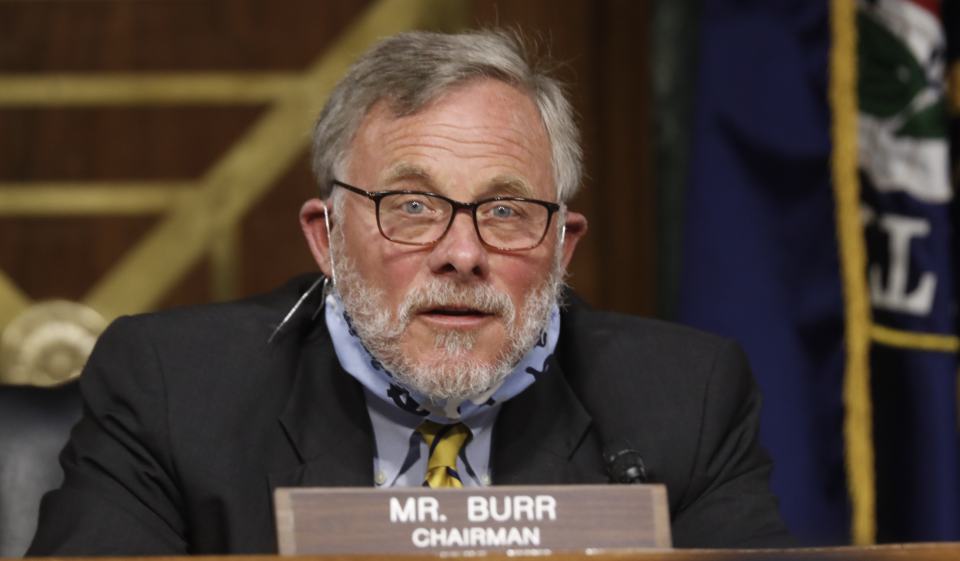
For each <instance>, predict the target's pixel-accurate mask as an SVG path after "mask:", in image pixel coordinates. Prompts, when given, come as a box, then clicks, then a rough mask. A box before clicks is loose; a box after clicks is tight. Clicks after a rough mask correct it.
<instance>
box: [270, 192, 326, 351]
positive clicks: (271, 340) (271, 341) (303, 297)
mask: <svg viewBox="0 0 960 561" xmlns="http://www.w3.org/2000/svg"><path fill="white" fill-rule="evenodd" d="M331 198H332V197H331ZM329 217H330V207H329V206H326V208H324V211H323V223H324V225H325V226H326V228H327V245H328V247H329V245H330V243H331V242H330V218H329ZM330 275H331V276H332V277H333V286H337V273H336V271H335V270H334V268H333V252H332V251H331V252H330ZM321 281H322V282H323V290H322V291H321V293H322V294H326V292H327V283H329V282H330V279H329V278H327V277H326V276H322V277H320V278H319V279H317V281H316V282H314V283H313V285H311V286H310V288H308V289H307V291H306V292H304V293H303V296H301V297H300V299H299V300H297V303H296V304H294V305H293V307H292V308H290V311H289V312H287V315H286V316H285V317H284V318H283V321H281V322H280V325H278V326H277V328H276V329H274V330H273V333H272V334H271V335H270V338H269V339H267V344H270V343H273V340H274V339H275V338H276V337H277V334H279V333H280V330H282V329H283V327H284V326H285V325H287V323H288V322H289V321H290V318H292V317H293V314H294V313H296V311H297V310H298V309H299V308H300V306H301V305H302V304H303V302H304V300H306V299H307V297H308V296H310V294H312V293H313V291H314V290H316V289H317V287H318V286H320V282H321ZM325 302H326V300H325V299H324V298H321V299H320V305H319V306H318V307H317V310H316V311H315V312H313V315H312V316H311V318H310V320H311V321H313V320H315V319H317V316H318V315H319V314H320V310H322V309H323V304H324V303H325Z"/></svg>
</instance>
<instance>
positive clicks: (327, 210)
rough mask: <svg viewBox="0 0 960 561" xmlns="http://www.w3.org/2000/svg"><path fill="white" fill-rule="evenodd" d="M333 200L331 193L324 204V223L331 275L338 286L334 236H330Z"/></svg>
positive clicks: (334, 284) (334, 283)
mask: <svg viewBox="0 0 960 561" xmlns="http://www.w3.org/2000/svg"><path fill="white" fill-rule="evenodd" d="M332 200H333V196H332V195H331V196H330V198H329V199H327V201H328V202H327V203H326V204H325V205H324V207H325V208H324V209H323V223H324V224H325V225H326V227H327V248H328V249H329V250H330V276H331V277H332V279H333V286H334V287H336V286H337V269H336V268H335V267H334V264H333V238H332V237H330V202H329V201H332Z"/></svg>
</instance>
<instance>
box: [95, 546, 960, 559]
mask: <svg viewBox="0 0 960 561" xmlns="http://www.w3.org/2000/svg"><path fill="white" fill-rule="evenodd" d="M393 557H395V558H396V559H398V560H403V561H408V560H409V561H414V560H418V559H423V560H430V561H433V560H436V559H438V558H439V556H437V555H397V556H393ZM476 557H479V556H474V555H462V556H453V555H450V556H443V558H455V559H472V558H476ZM482 557H483V558H484V559H486V560H490V561H494V560H500V559H516V556H508V555H505V554H493V553H490V554H487V555H484V556H482ZM383 558H384V557H383V556H368V555H364V556H324V557H318V556H310V557H308V556H304V557H293V558H290V559H291V561H306V560H315V561H372V560H374V559H383ZM87 559H88V560H89V558H87ZM214 559H222V560H223V561H281V560H282V559H285V558H281V557H277V556H271V555H243V556H231V555H223V556H209V557H152V558H150V560H149V561H202V560H207V561H210V560H214ZM728 559H729V560H733V559H746V560H748V561H762V560H768V559H769V560H779V559H782V560H784V561H799V560H803V559H814V560H816V559H823V560H837V561H853V560H860V559H864V560H866V561H901V560H903V561H906V560H910V561H954V560H957V559H960V543H919V544H904V545H878V546H869V547H825V548H803V549H674V550H648V551H610V552H603V553H599V552H598V553H594V554H592V555H587V554H570V553H564V554H555V555H550V556H549V561H585V560H590V561H725V560H728ZM544 561H547V560H546V559H545V560H544Z"/></svg>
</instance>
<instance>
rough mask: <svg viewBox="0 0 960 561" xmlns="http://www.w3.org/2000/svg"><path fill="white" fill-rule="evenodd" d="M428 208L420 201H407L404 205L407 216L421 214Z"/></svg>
mask: <svg viewBox="0 0 960 561" xmlns="http://www.w3.org/2000/svg"><path fill="white" fill-rule="evenodd" d="M426 208H427V207H426V206H424V204H423V203H422V202H420V201H407V202H405V203H403V210H404V212H406V213H407V214H420V213H421V212H423V211H424V210H425V209H426Z"/></svg>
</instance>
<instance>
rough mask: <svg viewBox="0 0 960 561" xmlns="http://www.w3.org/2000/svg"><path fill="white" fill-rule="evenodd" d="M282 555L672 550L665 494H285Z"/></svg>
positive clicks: (521, 489)
mask: <svg viewBox="0 0 960 561" xmlns="http://www.w3.org/2000/svg"><path fill="white" fill-rule="evenodd" d="M274 500H275V505H276V516H277V536H278V541H279V546H280V555H334V554H384V553H408V554H409V553H419V554H423V553H443V552H446V553H449V552H461V553H464V554H468V552H472V553H480V552H487V551H489V552H495V551H501V552H502V551H507V552H516V553H520V552H526V553H531V554H533V553H549V552H563V551H566V552H578V551H579V552H583V551H587V550H603V549H634V548H656V549H665V548H670V546H671V541H670V513H669V509H668V507H667V490H666V487H665V486H663V485H553V486H516V487H513V486H503V487H485V488H466V489H424V488H398V489H371V488H359V489H355V488H342V487H341V488H283V489H277V490H276V493H275V495H274Z"/></svg>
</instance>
